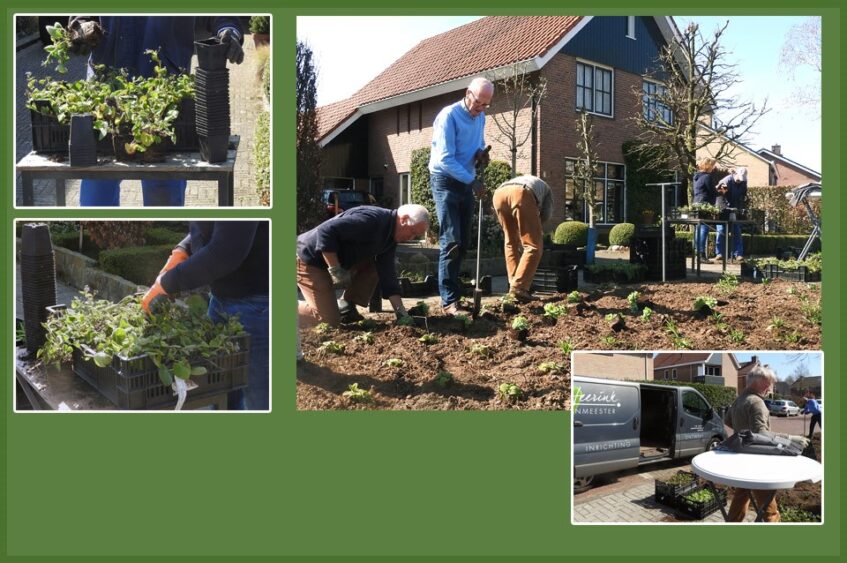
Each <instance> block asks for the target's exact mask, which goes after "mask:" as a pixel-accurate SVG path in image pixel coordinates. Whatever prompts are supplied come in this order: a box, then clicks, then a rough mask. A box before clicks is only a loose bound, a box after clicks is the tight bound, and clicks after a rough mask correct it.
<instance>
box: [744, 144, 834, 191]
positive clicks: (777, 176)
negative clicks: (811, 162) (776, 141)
mask: <svg viewBox="0 0 847 563" xmlns="http://www.w3.org/2000/svg"><path fill="white" fill-rule="evenodd" d="M759 154H760V155H761V156H763V157H765V158H767V159H768V160H770V161H771V167H772V170H773V177H772V178H770V182H768V185H770V186H802V185H803V184H809V183H812V182H815V183H820V181H821V173H820V172H816V171H815V170H812V169H811V168H809V167H807V166H803V165H802V164H800V163H799V162H794V161H793V160H790V159H788V158H786V157H785V156H783V155H782V147H781V146H780V145H773V146H772V147H771V150H767V149H759ZM748 185H749V182H748Z"/></svg>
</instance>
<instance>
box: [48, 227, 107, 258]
mask: <svg viewBox="0 0 847 563" xmlns="http://www.w3.org/2000/svg"><path fill="white" fill-rule="evenodd" d="M50 240H52V241H53V246H54V247H60V248H67V249H68V250H73V251H74V252H79V231H76V232H64V233H53V234H51V235H50ZM82 253H83V254H84V255H86V256H88V257H89V258H94V259H95V260H96V259H97V256H98V255H99V254H100V249H99V248H98V247H97V245H96V244H94V242H92V240H91V238H90V237H89V236H88V234H87V233H85V234H83V235H82Z"/></svg>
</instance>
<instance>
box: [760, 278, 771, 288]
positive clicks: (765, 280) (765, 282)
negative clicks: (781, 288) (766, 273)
mask: <svg viewBox="0 0 847 563" xmlns="http://www.w3.org/2000/svg"><path fill="white" fill-rule="evenodd" d="M772 281H773V280H772V279H771V278H762V286H763V287H767V286H769V285H770V284H771V282H772Z"/></svg>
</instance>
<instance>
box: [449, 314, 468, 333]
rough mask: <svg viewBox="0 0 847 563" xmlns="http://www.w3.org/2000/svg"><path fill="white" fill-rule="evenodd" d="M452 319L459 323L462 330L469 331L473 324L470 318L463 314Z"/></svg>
mask: <svg viewBox="0 0 847 563" xmlns="http://www.w3.org/2000/svg"><path fill="white" fill-rule="evenodd" d="M453 318H454V319H456V320H457V321H459V322H460V323H461V325H462V328H463V329H464V330H467V329H469V328H470V327H471V325H472V324H473V319H472V318H470V317H469V316H468V315H465V314H464V313H459V314H458V315H456V316H455V317H453Z"/></svg>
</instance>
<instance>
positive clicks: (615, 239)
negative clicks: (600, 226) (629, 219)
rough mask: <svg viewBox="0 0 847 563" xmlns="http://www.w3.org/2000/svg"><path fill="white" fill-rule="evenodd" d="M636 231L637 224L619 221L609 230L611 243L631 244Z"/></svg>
mask: <svg viewBox="0 0 847 563" xmlns="http://www.w3.org/2000/svg"><path fill="white" fill-rule="evenodd" d="M634 232H635V225H633V224H632V223H618V224H617V225H615V226H614V227H612V230H610V231H609V244H616V245H619V246H629V241H630V239H631V238H632V234H633V233H634Z"/></svg>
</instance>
